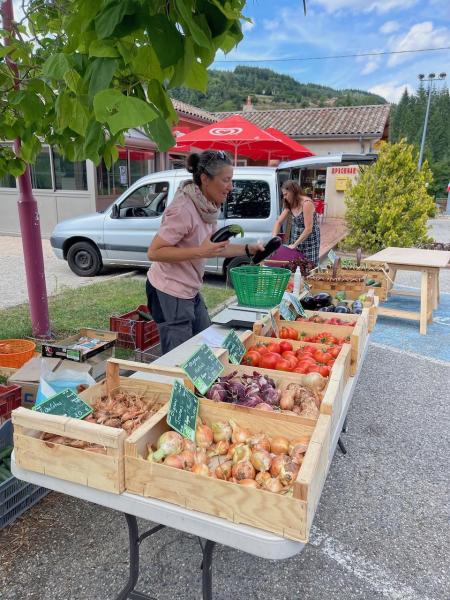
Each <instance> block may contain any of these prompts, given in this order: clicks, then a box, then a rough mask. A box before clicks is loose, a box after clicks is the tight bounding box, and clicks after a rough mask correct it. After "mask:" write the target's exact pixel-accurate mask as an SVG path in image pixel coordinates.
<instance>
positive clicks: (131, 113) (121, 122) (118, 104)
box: [94, 90, 158, 135]
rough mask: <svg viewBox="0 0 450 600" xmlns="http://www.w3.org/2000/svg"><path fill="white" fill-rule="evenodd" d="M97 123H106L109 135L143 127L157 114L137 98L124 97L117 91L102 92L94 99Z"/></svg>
mask: <svg viewBox="0 0 450 600" xmlns="http://www.w3.org/2000/svg"><path fill="white" fill-rule="evenodd" d="M94 111H95V116H96V118H97V120H98V121H100V122H106V123H108V125H109V128H110V130H111V133H112V134H113V135H115V134H116V133H118V132H119V131H122V130H126V129H130V127H139V125H145V124H146V123H149V122H150V121H153V120H154V119H156V118H157V116H158V114H157V112H156V111H155V110H154V109H153V108H151V107H150V105H149V104H147V103H146V102H144V101H143V100H140V99H139V98H131V97H129V96H124V95H123V94H122V93H121V92H119V90H103V91H101V92H98V93H97V94H96V95H95V98H94Z"/></svg>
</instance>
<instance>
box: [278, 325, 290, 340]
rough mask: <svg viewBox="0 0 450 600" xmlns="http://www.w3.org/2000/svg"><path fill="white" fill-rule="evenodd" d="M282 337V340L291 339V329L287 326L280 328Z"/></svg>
mask: <svg viewBox="0 0 450 600" xmlns="http://www.w3.org/2000/svg"><path fill="white" fill-rule="evenodd" d="M280 338H281V339H282V340H288V339H289V331H288V330H287V328H286V327H282V328H281V330H280Z"/></svg>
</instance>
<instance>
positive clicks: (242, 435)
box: [230, 420, 251, 444]
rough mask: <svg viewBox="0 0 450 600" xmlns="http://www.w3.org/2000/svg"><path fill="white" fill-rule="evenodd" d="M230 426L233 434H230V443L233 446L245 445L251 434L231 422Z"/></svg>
mask: <svg viewBox="0 0 450 600" xmlns="http://www.w3.org/2000/svg"><path fill="white" fill-rule="evenodd" d="M230 425H231V428H232V430H233V433H232V434H231V441H232V442H233V443H234V444H242V443H244V444H245V442H246V441H247V440H248V439H249V438H250V437H251V432H250V431H249V430H248V429H246V428H245V427H240V426H239V425H238V424H237V423H235V422H234V421H231V420H230Z"/></svg>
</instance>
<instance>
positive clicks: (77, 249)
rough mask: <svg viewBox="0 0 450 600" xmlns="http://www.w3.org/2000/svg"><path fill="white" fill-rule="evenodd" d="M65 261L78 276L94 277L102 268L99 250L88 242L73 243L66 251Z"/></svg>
mask: <svg viewBox="0 0 450 600" xmlns="http://www.w3.org/2000/svg"><path fill="white" fill-rule="evenodd" d="M67 262H68V263H69V267H70V268H71V269H72V271H73V272H74V273H75V274H76V275H79V276H80V277H94V276H95V275H98V274H99V273H100V271H101V270H102V268H103V263H102V258H101V256H100V252H99V251H98V249H97V247H96V246H94V244H91V243H89V242H77V243H76V244H73V246H71V247H70V248H69V252H68V253H67Z"/></svg>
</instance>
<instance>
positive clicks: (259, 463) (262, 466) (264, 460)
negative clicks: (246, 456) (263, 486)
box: [250, 450, 272, 471]
mask: <svg viewBox="0 0 450 600" xmlns="http://www.w3.org/2000/svg"><path fill="white" fill-rule="evenodd" d="M250 460H251V463H252V465H253V466H254V467H255V469H256V470H257V471H268V470H269V469H270V465H271V463H272V457H271V456H270V454H269V453H268V452H267V450H253V452H252V455H251V457H250Z"/></svg>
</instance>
